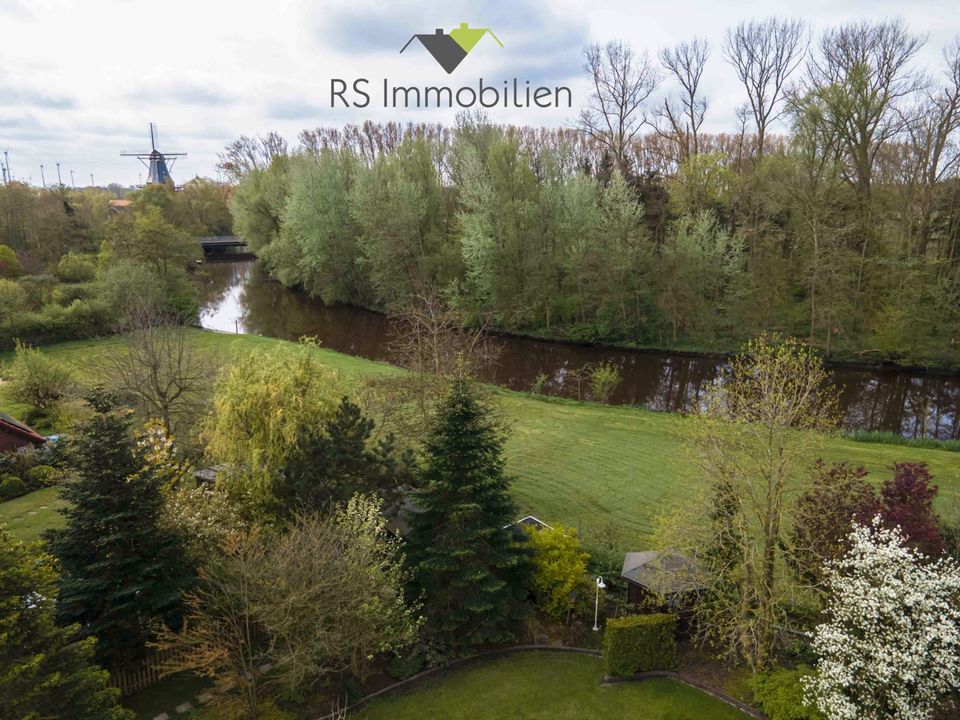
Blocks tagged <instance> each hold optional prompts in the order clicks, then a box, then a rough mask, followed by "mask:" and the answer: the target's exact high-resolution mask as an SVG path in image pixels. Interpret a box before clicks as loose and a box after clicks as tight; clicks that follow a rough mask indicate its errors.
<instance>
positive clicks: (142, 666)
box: [109, 649, 180, 697]
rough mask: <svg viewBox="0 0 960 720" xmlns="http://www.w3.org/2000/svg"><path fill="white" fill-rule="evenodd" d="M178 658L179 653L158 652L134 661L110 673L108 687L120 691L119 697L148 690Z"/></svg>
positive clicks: (173, 650) (173, 651) (176, 651)
mask: <svg viewBox="0 0 960 720" xmlns="http://www.w3.org/2000/svg"><path fill="white" fill-rule="evenodd" d="M179 657H180V651H179V650H175V649H171V650H160V651H156V652H151V653H150V654H149V655H147V656H146V657H143V658H141V659H139V660H135V661H134V662H132V663H130V664H129V665H127V666H126V667H124V668H122V669H120V670H114V671H113V672H111V673H110V683H109V684H110V687H115V688H118V689H119V690H120V697H127V696H128V695H133V693H135V692H140V691H141V690H143V689H144V688H148V687H150V686H151V685H153V684H154V683H156V682H159V681H160V680H161V679H162V677H163V670H164V668H165V667H169V665H170V664H172V663H173V662H174V661H175V660H177V659H178V658H179Z"/></svg>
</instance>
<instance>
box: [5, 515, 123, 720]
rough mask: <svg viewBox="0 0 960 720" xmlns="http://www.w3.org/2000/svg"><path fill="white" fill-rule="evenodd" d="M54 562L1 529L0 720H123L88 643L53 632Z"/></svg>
mask: <svg viewBox="0 0 960 720" xmlns="http://www.w3.org/2000/svg"><path fill="white" fill-rule="evenodd" d="M56 585H57V574H56V571H55V570H54V567H53V558H51V557H50V556H49V555H45V554H42V553H39V552H36V551H35V550H33V549H32V548H30V547H28V546H27V545H24V544H23V543H21V542H18V541H16V540H14V539H13V538H12V537H11V536H10V534H9V533H7V532H6V530H4V529H3V528H2V527H0V698H3V701H2V702H0V720H7V719H8V718H9V719H10V720H23V719H24V718H59V719H60V720H128V719H132V718H133V713H132V712H130V711H129V710H125V709H123V708H121V707H119V706H118V705H117V696H118V693H117V691H116V690H114V689H112V688H109V687H107V678H108V675H107V672H106V671H105V670H103V669H102V668H99V667H97V666H96V665H95V664H94V662H93V652H94V645H95V644H96V641H95V640H94V639H93V638H84V639H78V638H77V637H76V634H77V627H76V626H68V627H60V626H58V625H57V624H56V617H55V616H56V608H55V602H56V594H57V593H56Z"/></svg>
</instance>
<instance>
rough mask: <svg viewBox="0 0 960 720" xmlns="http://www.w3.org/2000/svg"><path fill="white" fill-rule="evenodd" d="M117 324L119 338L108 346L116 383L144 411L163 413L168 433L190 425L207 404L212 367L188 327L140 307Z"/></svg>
mask: <svg viewBox="0 0 960 720" xmlns="http://www.w3.org/2000/svg"><path fill="white" fill-rule="evenodd" d="M117 330H118V331H119V332H120V333H122V339H121V342H120V344H119V345H117V346H112V347H111V348H110V349H109V351H108V358H109V362H110V365H111V369H112V371H113V377H114V382H115V383H116V386H117V389H118V390H120V391H121V392H123V393H125V394H127V395H128V396H130V397H133V398H134V399H135V400H136V401H137V403H138V404H139V406H140V409H141V410H142V412H143V413H144V414H145V415H147V416H149V417H155V418H157V419H159V420H160V422H161V423H163V426H164V429H165V430H166V431H167V432H168V433H173V431H174V427H175V426H178V427H180V428H183V427H184V426H189V425H190V424H191V423H192V421H193V420H195V419H196V418H197V417H199V415H200V413H201V411H202V409H203V406H204V391H205V390H206V389H207V388H208V387H209V386H210V379H211V370H210V367H209V364H208V362H207V360H206V358H204V357H202V356H201V355H200V354H199V353H197V351H196V349H195V348H194V347H193V344H192V343H191V342H190V338H189V337H188V334H187V333H188V330H187V328H186V327H185V326H184V325H182V324H180V323H176V322H173V321H171V319H170V318H168V317H164V316H162V315H158V314H156V313H154V312H151V311H150V310H147V309H144V308H141V309H139V310H135V311H132V312H130V313H128V316H127V318H126V320H124V322H123V323H122V324H121V325H120V326H119V327H118V328H117Z"/></svg>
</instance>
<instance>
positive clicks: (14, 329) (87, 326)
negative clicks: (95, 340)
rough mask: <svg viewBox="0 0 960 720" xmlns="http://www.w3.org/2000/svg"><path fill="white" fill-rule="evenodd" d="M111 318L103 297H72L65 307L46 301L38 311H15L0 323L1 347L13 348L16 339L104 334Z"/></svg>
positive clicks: (40, 340) (29, 341) (45, 339)
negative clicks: (74, 298)
mask: <svg viewBox="0 0 960 720" xmlns="http://www.w3.org/2000/svg"><path fill="white" fill-rule="evenodd" d="M113 320H114V310H113V308H111V307H110V306H109V305H108V304H107V303H105V302H103V301H102V300H93V299H90V300H74V301H73V302H72V303H70V305H69V306H68V307H62V306H60V305H56V304H49V305H46V306H44V308H43V309H42V310H40V311H39V312H23V313H17V314H16V315H14V316H12V317H9V318H6V319H5V320H4V321H3V322H2V323H0V350H9V349H12V348H13V346H14V343H15V341H16V340H17V339H19V340H21V341H22V342H24V343H26V344H28V345H41V344H44V343H54V342H62V341H64V340H81V339H83V338H91V337H97V336H99V335H106V334H108V333H109V332H110V329H111V325H112V323H113Z"/></svg>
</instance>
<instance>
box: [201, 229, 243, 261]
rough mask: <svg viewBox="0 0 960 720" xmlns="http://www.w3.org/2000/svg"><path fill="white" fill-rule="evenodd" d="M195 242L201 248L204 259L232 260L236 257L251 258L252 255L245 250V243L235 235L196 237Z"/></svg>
mask: <svg viewBox="0 0 960 720" xmlns="http://www.w3.org/2000/svg"><path fill="white" fill-rule="evenodd" d="M197 242H198V243H200V247H201V248H203V254H204V256H205V257H209V258H216V257H221V256H222V257H226V256H230V257H231V258H232V259H236V258H238V257H253V253H251V252H250V251H249V250H247V241H246V240H244V239H243V238H240V237H237V236H236V235H214V236H209V237H198V238H197Z"/></svg>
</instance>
